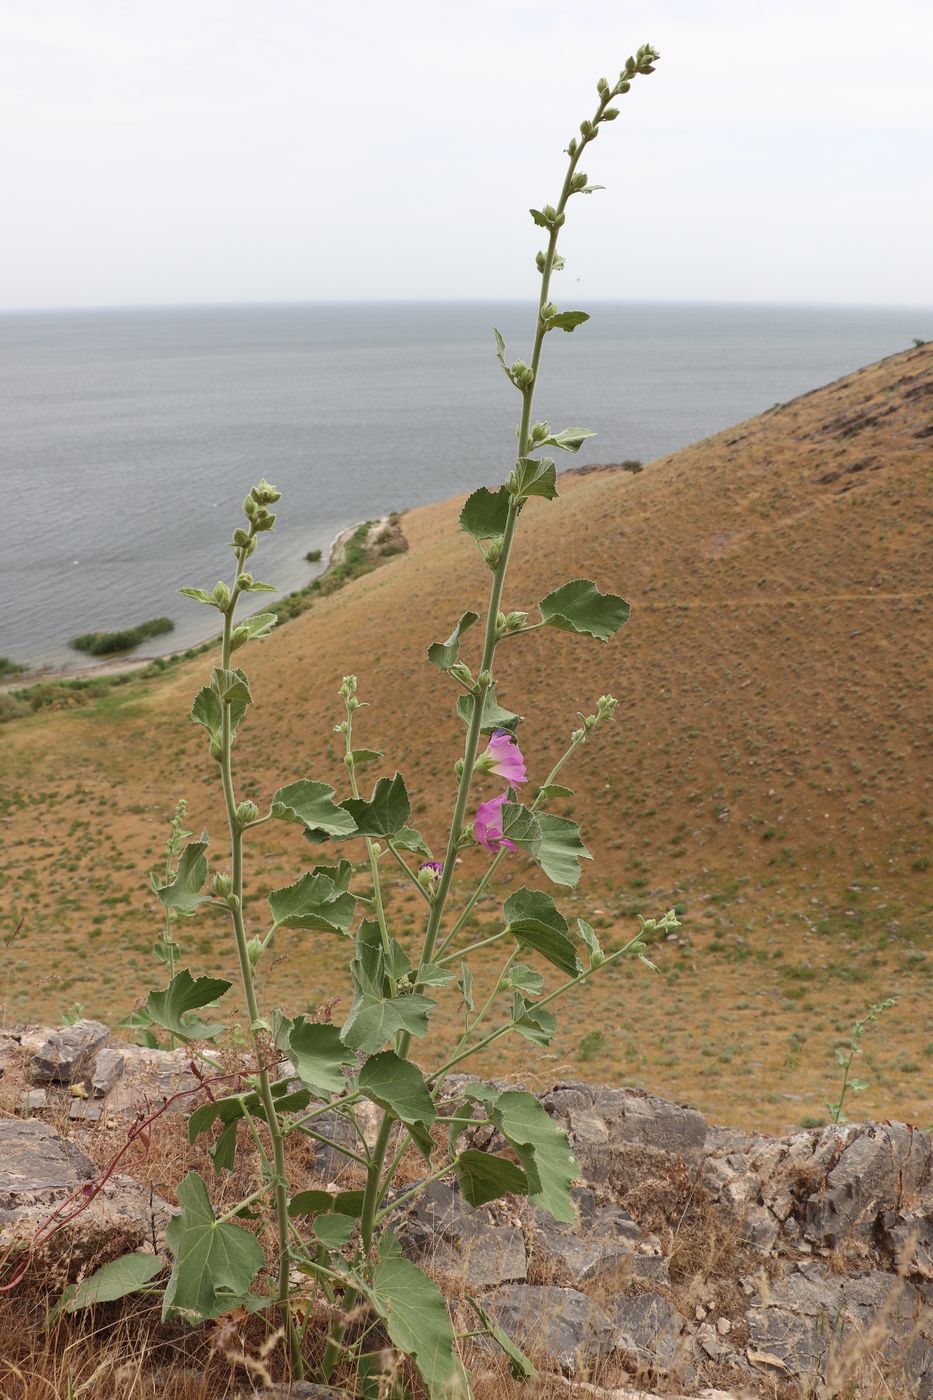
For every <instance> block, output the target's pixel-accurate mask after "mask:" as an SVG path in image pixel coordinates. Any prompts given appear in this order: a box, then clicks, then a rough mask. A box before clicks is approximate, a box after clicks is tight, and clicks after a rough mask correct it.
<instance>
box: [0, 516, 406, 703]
mask: <svg viewBox="0 0 933 1400" xmlns="http://www.w3.org/2000/svg"><path fill="white" fill-rule="evenodd" d="M366 523H367V522H366V521H364V520H357V521H355V522H354V523H353V524H352V525H347V526H345V527H344V529H342V530H338V532H337V534H336V535H335V536H334V538H333V540H332V541H331V543H330V545H329V547H328V550H327V560H326V562H325V564H324V567H323V568H322V569H321V570H320V572H319V573H316V574H314V575H312V577H311V578H310V579H309V580H308V582H307V583H306V584H303V585H302V587H301V588H300V589H295V590H292V591H291V592H283V593H282V594H281V596H280V598H279V599H277V600H275V601H278V602H281V601H283V600H284V599H286V598H289V597H291V596H292V593H293V592H299V593H300V592H301V591H302V590H303V589H304V588H307V587H309V586H310V585H311V584H312V583H315V582H316V581H317V580H318V579H324V578H326V577H327V575H328V574H329V573H330V572H331V570H332V569H334V568H335V567H336V566H337V565H338V564H340V563H341V562H342V557H343V554H344V552H345V550H346V546H347V545H348V544H349V542H350V540H351V539H352V538H353V536H354V535H355V534H356V532H357V530H359V528H360V527H361V526H362V525H365V524H366ZM370 523H371V530H370V533H371V534H372V533H374V532H375V531H377V530H379V529H381V528H384V527H385V526H387V525H389V523H390V517H389V516H387V515H384V516H382V517H381V518H380V519H379V520H374V521H372V522H370ZM269 606H270V604H268V603H266V604H265V607H267V608H268V607H269ZM262 607H263V605H260V606H258V607H257V608H256V611H257V612H261V611H262ZM249 615H250V614H248V613H244V616H249ZM219 635H220V634H219V633H217V634H216V636H217V637H219ZM214 640H215V635H211V636H208V637H205V638H204V639H203V640H202V641H200V642H192V643H191V644H190V645H189V646H186V647H179V648H178V649H177V650H175V651H160V652H156V653H153V654H149V653H146V654H142V653H140V652H134V653H133V655H132V656H127V655H121V656H114V657H113V658H112V659H110V660H108V661H95V662H94V663H92V664H90V665H87V666H82V665H81V663H80V662H78V663H77V664H76V665H75V666H73V667H71V666H68V667H62V666H53V665H52V664H48V665H46V666H35V667H31V668H29V669H28V670H26V671H23V672H21V673H20V674H19V675H17V676H13V677H10V678H9V679H8V680H5V681H4V682H3V683H2V684H0V694H3V693H5V692H9V691H12V690H25V689H27V688H28V687H30V686H33V685H42V684H45V683H49V684H52V683H54V682H56V681H78V680H80V681H84V680H88V681H93V680H99V679H101V678H102V677H104V678H105V677H107V676H119V675H126V674H130V673H132V672H133V671H142V670H145V668H146V667H147V666H151V665H152V664H153V663H154V662H156V661H161V660H164V661H166V662H167V661H177V660H178V659H179V658H180V657H183V656H184V655H185V653H186V652H188V651H193V650H197V649H198V648H200V647H203V646H208V645H209V644H210V643H211V642H213V641H214Z"/></svg>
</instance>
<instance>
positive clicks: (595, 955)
mask: <svg viewBox="0 0 933 1400" xmlns="http://www.w3.org/2000/svg"><path fill="white" fill-rule="evenodd" d="M577 928H578V929H579V930H580V937H581V938H582V939H583V942H584V943H585V944H586V946H587V948H588V949H589V954H590V967H598V966H599V965H600V963H603V962H605V960H606V956H605V954H604V952H603V950H602V945H601V944H600V941H599V939H598V938H597V936H596V930H595V929H594V928H593V927H592V925H591V924H588V923H587V922H586V920H585V919H577Z"/></svg>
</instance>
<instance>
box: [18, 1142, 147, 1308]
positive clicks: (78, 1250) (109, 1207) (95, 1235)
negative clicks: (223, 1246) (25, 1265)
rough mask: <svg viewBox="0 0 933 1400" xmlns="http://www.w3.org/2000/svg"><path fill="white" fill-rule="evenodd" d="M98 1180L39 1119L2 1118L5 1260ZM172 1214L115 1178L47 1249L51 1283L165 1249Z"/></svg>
mask: <svg viewBox="0 0 933 1400" xmlns="http://www.w3.org/2000/svg"><path fill="white" fill-rule="evenodd" d="M96 1176H97V1169H96V1167H95V1166H94V1163H93V1162H91V1161H90V1159H89V1158H88V1157H86V1156H85V1155H84V1153H83V1152H81V1151H80V1150H79V1149H78V1148H77V1147H75V1146H74V1144H73V1143H71V1142H69V1141H68V1139H67V1138H63V1137H61V1136H60V1135H59V1134H58V1133H56V1132H53V1130H52V1129H51V1128H50V1127H49V1126H48V1124H46V1123H39V1122H36V1121H35V1120H34V1119H19V1118H0V1253H3V1251H4V1250H5V1249H6V1248H8V1247H10V1246H14V1245H15V1246H22V1245H24V1244H27V1243H28V1242H29V1241H30V1240H32V1238H33V1236H34V1235H35V1233H36V1231H37V1229H38V1228H39V1227H40V1226H41V1225H43V1224H44V1223H45V1221H46V1220H47V1219H48V1217H49V1216H50V1214H51V1213H52V1212H53V1211H54V1210H55V1209H56V1207H57V1206H60V1205H62V1204H63V1203H64V1202H66V1201H67V1200H68V1198H69V1197H71V1196H73V1195H75V1194H76V1193H78V1192H80V1191H81V1189H82V1187H86V1186H87V1185H88V1184H89V1183H90V1182H92V1181H93V1180H94V1179H95V1177H96ZM167 1218H168V1207H167V1205H166V1204H165V1202H164V1201H163V1200H162V1199H161V1198H160V1197H159V1196H157V1195H156V1194H155V1193H154V1192H153V1191H151V1190H150V1189H149V1187H146V1186H142V1185H140V1183H139V1182H137V1181H134V1180H133V1178H132V1177H128V1176H122V1175H114V1176H112V1177H111V1178H110V1180H109V1181H108V1182H107V1184H106V1185H105V1186H104V1188H103V1190H102V1191H101V1192H100V1193H99V1194H98V1195H97V1196H95V1197H94V1199H93V1200H92V1201H91V1202H90V1204H89V1205H88V1206H87V1207H86V1208H85V1209H84V1210H82V1211H81V1212H80V1213H78V1214H76V1215H75V1217H74V1219H72V1220H70V1221H69V1222H68V1223H67V1225H65V1226H64V1228H63V1229H62V1230H61V1231H59V1232H57V1233H56V1234H55V1235H54V1236H53V1237H52V1238H51V1239H50V1240H49V1242H48V1244H47V1245H46V1246H45V1247H44V1248H43V1249H42V1251H41V1255H42V1258H43V1261H44V1263H45V1264H46V1266H51V1272H50V1269H49V1267H46V1269H45V1273H46V1277H47V1278H50V1279H51V1281H55V1282H59V1283H65V1282H67V1281H69V1279H71V1278H74V1277H75V1276H77V1275H78V1274H80V1273H81V1272H82V1271H86V1270H87V1268H89V1267H91V1266H96V1264H97V1263H98V1262H103V1261H104V1260H105V1259H112V1258H116V1257H117V1256H118V1255H120V1254H124V1253H126V1252H127V1251H129V1250H133V1249H139V1248H145V1247H146V1246H148V1247H150V1248H152V1247H153V1246H154V1245H155V1247H158V1246H159V1243H160V1241H161V1237H162V1232H163V1230H164V1226H165V1222H166V1220H167Z"/></svg>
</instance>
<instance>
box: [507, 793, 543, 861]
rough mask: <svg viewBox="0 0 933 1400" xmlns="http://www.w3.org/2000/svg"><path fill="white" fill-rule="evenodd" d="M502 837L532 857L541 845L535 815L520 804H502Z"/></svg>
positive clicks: (539, 830)
mask: <svg viewBox="0 0 933 1400" xmlns="http://www.w3.org/2000/svg"><path fill="white" fill-rule="evenodd" d="M502 835H503V838H506V839H508V840H509V841H514V843H515V845H516V846H521V847H522V848H523V850H526V851H527V852H528V853H529V854H530V855H532V856H534V855H535V852H536V851H537V849H538V846H539V845H540V843H541V827H540V825H539V823H538V817H537V815H536V813H534V812H532V811H531V810H530V808H528V807H523V806H522V804H521V803H520V802H503V804H502Z"/></svg>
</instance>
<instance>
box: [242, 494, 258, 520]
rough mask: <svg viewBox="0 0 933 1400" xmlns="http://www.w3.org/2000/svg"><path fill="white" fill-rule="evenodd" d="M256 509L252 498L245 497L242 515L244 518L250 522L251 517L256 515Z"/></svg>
mask: <svg viewBox="0 0 933 1400" xmlns="http://www.w3.org/2000/svg"><path fill="white" fill-rule="evenodd" d="M258 509H259V507H258V506H257V504H256V502H255V501H254V500H253V498H252V496H247V498H246V500H245V501H244V502H243V514H244V515H245V516H246V518H247V519H248V520H252V518H253V516H254V515H255V514H256V512H257V510H258Z"/></svg>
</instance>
